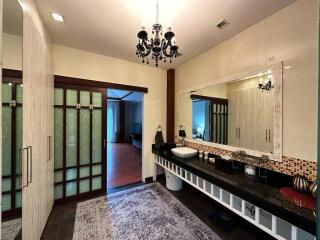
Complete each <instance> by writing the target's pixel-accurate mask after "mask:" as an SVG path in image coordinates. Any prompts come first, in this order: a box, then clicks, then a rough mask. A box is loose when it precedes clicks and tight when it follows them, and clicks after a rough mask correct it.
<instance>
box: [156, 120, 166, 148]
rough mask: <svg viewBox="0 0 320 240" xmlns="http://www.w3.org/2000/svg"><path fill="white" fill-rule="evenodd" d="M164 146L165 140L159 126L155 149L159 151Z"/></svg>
mask: <svg viewBox="0 0 320 240" xmlns="http://www.w3.org/2000/svg"><path fill="white" fill-rule="evenodd" d="M163 146H164V140H163V135H162V127H161V126H160V125H159V126H158V129H157V132H156V136H155V147H156V148H157V149H160V148H161V147H163Z"/></svg>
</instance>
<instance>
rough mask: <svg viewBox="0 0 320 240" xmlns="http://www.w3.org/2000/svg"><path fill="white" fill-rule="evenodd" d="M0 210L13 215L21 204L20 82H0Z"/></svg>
mask: <svg viewBox="0 0 320 240" xmlns="http://www.w3.org/2000/svg"><path fill="white" fill-rule="evenodd" d="M1 91H2V213H3V218H6V217H13V216H16V215H17V214H18V212H17V211H16V210H18V209H19V208H21V189H20V187H19V182H20V178H19V176H20V158H19V149H20V148H21V146H22V85H21V84H17V83H14V82H12V83H11V82H10V83H3V84H2V89H1Z"/></svg>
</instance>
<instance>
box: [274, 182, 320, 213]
mask: <svg viewBox="0 0 320 240" xmlns="http://www.w3.org/2000/svg"><path fill="white" fill-rule="evenodd" d="M280 193H281V194H282V196H284V197H285V198H286V199H288V200H289V201H290V202H293V203H294V204H295V205H297V206H298V207H302V208H307V209H311V210H313V211H315V210H316V200H315V199H314V198H313V197H312V196H310V195H309V194H306V193H302V192H299V191H297V190H295V189H294V188H292V187H284V188H280Z"/></svg>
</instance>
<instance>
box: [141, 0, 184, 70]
mask: <svg viewBox="0 0 320 240" xmlns="http://www.w3.org/2000/svg"><path fill="white" fill-rule="evenodd" d="M156 11H157V12H156V13H157V14H156V23H155V24H154V25H153V26H152V34H154V37H153V38H151V39H150V40H149V39H148V33H147V31H146V30H145V27H144V26H142V30H141V31H140V32H138V35H137V36H138V38H139V42H138V44H137V51H136V55H137V56H138V58H141V59H142V63H145V62H146V63H147V64H149V59H148V56H149V55H150V54H151V58H152V59H154V61H155V62H156V67H158V66H159V64H158V63H159V61H162V60H163V62H166V61H167V59H169V61H170V63H171V62H172V58H176V57H177V56H178V55H179V53H178V49H179V47H178V46H177V45H176V44H175V40H174V36H175V35H174V33H173V32H172V31H171V28H170V27H169V28H168V31H167V32H166V33H165V34H164V38H162V39H161V37H160V35H161V36H162V26H161V24H159V4H158V0H157V5H156Z"/></svg>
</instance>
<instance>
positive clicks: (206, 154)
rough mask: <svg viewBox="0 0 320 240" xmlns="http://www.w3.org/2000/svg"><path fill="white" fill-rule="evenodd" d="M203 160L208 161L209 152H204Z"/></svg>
mask: <svg viewBox="0 0 320 240" xmlns="http://www.w3.org/2000/svg"><path fill="white" fill-rule="evenodd" d="M203 154H204V160H208V158H209V152H204V153H203Z"/></svg>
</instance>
